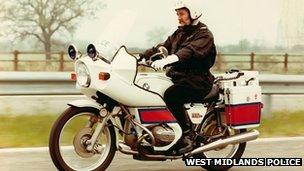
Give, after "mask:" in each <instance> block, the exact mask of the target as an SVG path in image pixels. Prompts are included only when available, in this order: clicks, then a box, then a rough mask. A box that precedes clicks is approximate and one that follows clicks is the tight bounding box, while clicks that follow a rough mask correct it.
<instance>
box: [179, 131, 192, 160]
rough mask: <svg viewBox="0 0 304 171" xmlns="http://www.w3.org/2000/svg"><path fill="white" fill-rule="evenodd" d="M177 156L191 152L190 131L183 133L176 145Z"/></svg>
mask: <svg viewBox="0 0 304 171" xmlns="http://www.w3.org/2000/svg"><path fill="white" fill-rule="evenodd" d="M177 148H178V154H180V155H182V154H185V153H187V152H190V151H191V150H193V140H192V132H191V130H188V131H185V132H184V133H183V135H182V137H181V139H180V140H179V143H178V146H177Z"/></svg>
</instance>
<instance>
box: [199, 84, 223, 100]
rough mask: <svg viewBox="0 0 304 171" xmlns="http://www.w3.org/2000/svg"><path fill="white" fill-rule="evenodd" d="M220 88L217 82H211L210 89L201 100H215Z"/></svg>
mask: <svg viewBox="0 0 304 171" xmlns="http://www.w3.org/2000/svg"><path fill="white" fill-rule="evenodd" d="M219 91H220V88H219V86H218V85H217V84H213V86H212V89H211V91H210V92H209V93H208V94H207V96H206V97H205V98H204V99H203V102H209V101H212V100H217V99H218V96H219Z"/></svg>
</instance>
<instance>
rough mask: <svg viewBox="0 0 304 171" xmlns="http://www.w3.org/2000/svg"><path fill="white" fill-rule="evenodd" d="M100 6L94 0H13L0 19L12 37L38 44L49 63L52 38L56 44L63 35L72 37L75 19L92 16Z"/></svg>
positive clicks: (6, 4) (75, 24) (6, 5)
mask: <svg viewBox="0 0 304 171" xmlns="http://www.w3.org/2000/svg"><path fill="white" fill-rule="evenodd" d="M102 7H104V4H102V3H100V2H96V1H95V0H15V1H13V2H6V3H5V15H3V16H2V18H3V20H4V21H5V22H6V25H7V26H8V29H9V31H8V32H9V33H10V34H13V35H14V38H21V39H25V38H27V37H30V36H32V37H35V38H36V39H37V40H38V41H40V42H41V43H42V44H43V47H44V50H45V52H46V59H47V60H49V59H51V55H50V52H51V49H52V44H53V41H54V40H55V37H57V41H58V38H59V37H62V35H72V33H73V32H74V31H75V29H76V27H77V20H78V19H80V18H83V17H85V16H94V14H95V11H97V10H99V9H101V8H102ZM56 35H57V36H56Z"/></svg>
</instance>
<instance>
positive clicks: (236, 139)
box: [185, 129, 260, 157]
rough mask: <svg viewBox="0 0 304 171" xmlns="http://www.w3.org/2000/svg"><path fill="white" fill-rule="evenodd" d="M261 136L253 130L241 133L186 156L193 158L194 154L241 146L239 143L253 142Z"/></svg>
mask: <svg viewBox="0 0 304 171" xmlns="http://www.w3.org/2000/svg"><path fill="white" fill-rule="evenodd" d="M259 135H260V133H259V131H257V130H255V129H254V130H251V131H248V132H244V133H240V134H237V135H233V136H230V137H229V138H225V139H220V140H217V141H215V142H212V143H210V144H206V145H204V146H202V147H199V148H197V149H194V150H193V151H191V152H189V153H187V154H186V155H185V156H186V157H189V156H192V155H194V154H198V153H202V152H205V151H210V150H214V149H216V148H219V147H222V146H226V145H229V144H239V143H244V142H247V141H252V140H255V139H257V138H258V136H259Z"/></svg>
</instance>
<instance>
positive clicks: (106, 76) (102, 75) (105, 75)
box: [99, 72, 110, 80]
mask: <svg viewBox="0 0 304 171" xmlns="http://www.w3.org/2000/svg"><path fill="white" fill-rule="evenodd" d="M109 78H110V74H109V73H107V72H100V73H99V80H108V79H109Z"/></svg>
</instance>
